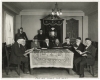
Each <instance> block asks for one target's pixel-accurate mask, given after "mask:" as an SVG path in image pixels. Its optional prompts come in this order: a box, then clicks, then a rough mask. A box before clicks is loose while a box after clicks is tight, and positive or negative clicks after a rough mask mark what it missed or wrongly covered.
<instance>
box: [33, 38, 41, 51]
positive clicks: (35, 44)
mask: <svg viewBox="0 0 100 80" xmlns="http://www.w3.org/2000/svg"><path fill="white" fill-rule="evenodd" d="M31 48H34V49H37V48H40V43H39V42H38V39H37V38H34V39H33V42H32V43H31Z"/></svg>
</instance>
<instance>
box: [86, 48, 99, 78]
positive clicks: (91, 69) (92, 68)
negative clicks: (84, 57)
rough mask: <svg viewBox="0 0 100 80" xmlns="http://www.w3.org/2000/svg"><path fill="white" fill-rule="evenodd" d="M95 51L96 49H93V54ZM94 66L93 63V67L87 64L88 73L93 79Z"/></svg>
mask: <svg viewBox="0 0 100 80" xmlns="http://www.w3.org/2000/svg"><path fill="white" fill-rule="evenodd" d="M96 50H97V48H95V53H96ZM94 65H95V62H94V64H93V65H90V64H87V68H88V71H89V72H90V73H91V74H92V76H93V77H94V71H95V67H94Z"/></svg>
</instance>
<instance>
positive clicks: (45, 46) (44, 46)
mask: <svg viewBox="0 0 100 80" xmlns="http://www.w3.org/2000/svg"><path fill="white" fill-rule="evenodd" d="M52 47H53V44H52V43H51V42H49V46H47V44H46V42H44V43H43V48H48V49H50V48H52Z"/></svg>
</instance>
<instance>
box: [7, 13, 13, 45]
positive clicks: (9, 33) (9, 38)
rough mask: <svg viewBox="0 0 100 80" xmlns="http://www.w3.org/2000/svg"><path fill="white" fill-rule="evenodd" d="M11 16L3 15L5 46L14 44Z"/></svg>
mask: <svg viewBox="0 0 100 80" xmlns="http://www.w3.org/2000/svg"><path fill="white" fill-rule="evenodd" d="M13 30H14V29H13V16H11V15H9V14H7V13H6V15H5V42H6V44H7V45H10V44H13V43H14V33H13V32H14V31H13Z"/></svg>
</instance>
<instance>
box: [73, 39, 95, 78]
mask: <svg viewBox="0 0 100 80" xmlns="http://www.w3.org/2000/svg"><path fill="white" fill-rule="evenodd" d="M85 42H86V47H85V50H84V52H81V51H79V53H80V55H81V57H79V58H77V59H76V60H75V61H74V64H75V65H76V68H77V67H78V64H79V70H77V71H79V75H80V77H84V67H85V65H86V64H89V65H93V64H94V62H95V52H96V48H95V47H94V46H93V45H92V44H91V43H92V42H91V39H89V38H86V39H85Z"/></svg>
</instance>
